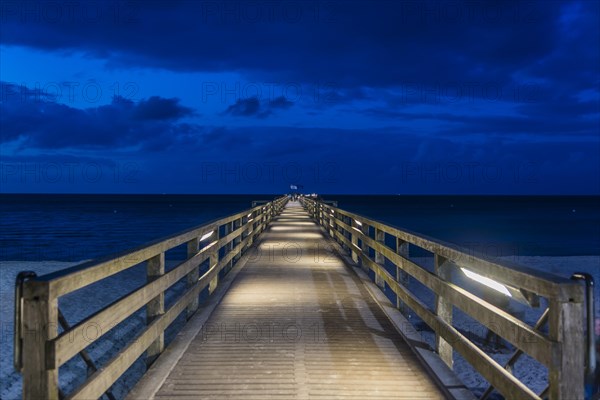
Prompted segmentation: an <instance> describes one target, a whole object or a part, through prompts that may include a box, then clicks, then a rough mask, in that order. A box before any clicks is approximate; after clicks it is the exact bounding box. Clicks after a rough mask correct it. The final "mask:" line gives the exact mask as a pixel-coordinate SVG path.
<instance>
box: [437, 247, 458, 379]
mask: <svg viewBox="0 0 600 400" xmlns="http://www.w3.org/2000/svg"><path fill="white" fill-rule="evenodd" d="M446 261H447V260H446V259H445V258H444V257H442V256H440V255H438V254H436V255H435V256H434V268H435V274H436V275H437V276H438V277H439V278H440V279H441V280H444V281H446V282H450V276H451V274H450V272H451V271H450V268H449V267H450V266H449V265H448V263H447V262H446ZM435 313H436V314H437V316H438V317H440V318H441V319H443V320H444V321H445V322H446V323H447V324H448V325H452V303H451V302H450V301H448V299H446V298H445V297H444V296H440V295H436V297H435ZM435 341H436V350H437V352H438V354H439V356H440V358H441V359H442V361H444V362H445V363H446V365H447V366H448V368H450V369H452V368H453V365H454V359H453V349H452V345H451V344H450V343H448V342H447V341H446V340H444V338H443V337H441V336H440V335H439V334H437V333H436V335H435Z"/></svg>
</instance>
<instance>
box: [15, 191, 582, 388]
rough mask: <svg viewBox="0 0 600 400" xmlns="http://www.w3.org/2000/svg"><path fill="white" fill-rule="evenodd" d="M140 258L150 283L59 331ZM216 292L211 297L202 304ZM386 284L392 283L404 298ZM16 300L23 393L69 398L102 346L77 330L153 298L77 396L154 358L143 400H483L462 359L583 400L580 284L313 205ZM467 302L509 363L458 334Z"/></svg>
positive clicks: (259, 212)
mask: <svg viewBox="0 0 600 400" xmlns="http://www.w3.org/2000/svg"><path fill="white" fill-rule="evenodd" d="M390 238H393V239H394V245H393V246H392V247H390V246H389V241H390V240H389V239H390ZM386 239H387V241H386ZM386 243H387V244H386ZM180 245H184V246H186V247H187V251H188V258H187V260H185V261H183V262H181V263H180V264H179V265H177V266H176V267H175V268H173V269H171V270H169V271H168V272H165V252H166V251H167V250H169V249H172V248H174V247H176V246H180ZM409 245H411V246H418V247H420V248H422V249H425V250H427V251H429V252H431V253H433V254H434V257H435V270H434V271H433V272H431V271H428V270H427V269H426V268H424V267H422V266H419V265H417V264H415V263H414V262H413V261H411V260H410V259H409V257H408V246H409ZM141 262H146V265H147V274H148V284H147V285H145V286H143V287H142V288H140V289H138V290H136V291H134V292H132V293H130V294H129V295H127V296H125V297H123V298H121V299H119V300H118V301H116V302H114V303H112V304H111V305H109V306H107V307H106V308H104V309H102V310H100V311H98V312H97V313H96V314H94V315H91V316H89V318H86V319H84V320H83V321H80V322H79V323H78V324H76V325H74V326H73V327H66V328H65V329H64V331H63V332H62V333H60V334H59V333H58V330H57V326H58V322H59V311H58V298H59V297H60V296H62V295H64V294H67V293H71V292H73V291H75V290H77V289H79V288H81V287H84V286H87V285H89V284H92V283H94V282H97V281H99V280H101V279H104V278H106V277H108V276H111V275H114V274H116V273H118V272H120V271H123V270H125V269H127V268H130V267H132V266H134V265H137V264H139V263H141ZM202 265H205V266H206V267H205V269H204V270H203V269H202V268H201V266H202ZM389 265H394V269H393V272H390V270H389ZM451 267H454V268H465V269H466V268H468V270H467V271H477V272H478V273H480V274H483V275H485V276H487V277H489V278H490V279H494V280H497V281H498V282H501V283H502V284H503V285H505V287H506V288H507V290H510V293H512V294H511V296H514V297H515V298H517V297H519V298H521V299H522V300H523V301H524V302H528V303H529V304H531V305H532V306H537V305H539V304H540V301H539V300H540V297H543V298H545V299H548V304H549V307H548V310H547V311H546V312H545V313H544V319H543V320H540V321H539V323H538V324H536V325H535V326H530V325H527V324H526V323H524V322H523V321H520V320H519V319H518V318H516V317H514V316H512V315H510V314H508V313H507V312H505V311H503V310H501V309H499V308H497V307H495V306H494V305H492V304H490V303H488V302H486V301H485V300H484V299H481V298H479V297H477V296H475V295H474V294H472V293H470V292H469V291H467V290H465V289H464V288H462V287H459V286H458V285H456V284H454V283H453V282H452V278H451V276H452V274H451V273H450V272H449V268H451ZM369 274H371V277H372V278H373V280H371V279H370V278H369ZM409 275H410V276H412V277H413V278H414V279H416V280H418V281H420V282H421V283H422V284H423V285H425V286H426V287H427V288H429V289H430V290H432V291H433V292H434V293H435V294H436V301H435V307H434V309H430V308H429V307H428V306H427V305H425V304H424V303H423V302H422V301H421V300H419V299H418V298H417V297H416V296H415V295H414V294H413V293H411V292H410V291H409V290H408V289H407V288H406V287H405V286H404V284H403V283H404V282H405V277H406V276H409ZM181 279H185V280H186V282H187V290H186V291H185V292H184V293H183V294H182V295H181V296H180V297H179V299H178V300H177V301H175V303H174V304H172V305H171V306H170V307H169V308H168V309H165V299H164V293H165V291H166V290H167V289H168V288H169V287H171V286H172V285H173V284H174V283H176V282H177V281H179V280H181ZM205 288H208V290H209V291H210V294H211V296H210V297H209V299H208V300H207V301H206V302H205V303H204V304H199V300H198V296H199V294H200V292H201V291H202V290H204V289H205ZM380 289H384V290H388V291H389V290H391V291H393V293H395V295H396V302H395V303H391V302H390V301H389V300H388V299H387V298H386V296H385V295H383V292H382V291H381V290H380ZM18 293H19V294H18V296H19V298H18V299H16V300H18V305H19V307H18V309H17V310H16V314H15V315H16V321H15V324H16V325H15V327H16V329H15V331H16V335H17V336H16V338H15V339H16V341H15V344H16V347H15V350H16V353H15V365H16V367H17V368H18V369H20V370H22V373H23V378H24V385H23V387H24V389H23V398H25V399H58V398H59V393H60V392H61V391H60V390H59V387H58V368H59V366H60V365H62V364H64V363H65V362H66V361H68V360H69V359H71V358H73V357H75V356H77V355H78V354H79V355H82V354H83V355H85V354H86V353H84V352H85V349H86V347H87V346H89V345H90V344H91V342H93V341H95V340H99V339H101V336H99V337H98V338H95V339H94V340H93V341H91V342H90V340H84V339H80V336H79V335H78V334H77V333H78V331H79V330H81V329H83V328H84V327H85V326H86V324H89V323H94V324H96V325H97V326H99V327H100V328H101V331H102V332H103V333H106V331H109V330H110V329H112V327H114V326H115V325H117V324H118V323H120V322H121V321H124V320H125V319H126V318H128V317H129V316H130V315H132V314H133V313H134V312H135V311H136V310H138V309H140V308H142V307H145V308H146V314H147V320H148V322H147V327H146V328H145V329H144V330H143V331H142V332H140V333H139V334H138V336H137V337H136V339H135V340H134V341H133V342H132V343H131V344H129V345H128V346H127V347H126V348H125V349H123V350H121V351H120V352H119V353H118V354H116V355H115V356H114V357H113V358H112V359H110V360H109V361H108V362H107V363H106V364H105V365H103V366H100V367H98V368H97V369H96V371H95V372H93V373H92V374H91V375H90V376H89V377H87V379H86V380H85V382H84V383H83V384H82V385H80V386H79V387H78V388H77V389H76V390H75V391H73V392H71V393H65V394H63V396H64V397H65V398H68V399H91V398H99V397H101V396H102V395H103V394H105V393H107V391H109V390H110V387H111V385H112V384H113V383H114V382H115V381H116V380H117V379H118V378H119V377H120V376H122V375H123V374H124V373H125V372H126V371H127V369H128V368H129V367H130V366H131V365H132V364H133V363H134V362H135V360H136V359H137V358H138V357H140V356H141V355H144V354H145V357H146V359H147V362H148V365H149V369H148V371H147V372H146V374H145V375H144V376H143V377H142V379H141V380H140V381H139V382H138V384H137V385H136V387H135V388H134V389H133V390H132V391H131V392H130V393H129V397H128V398H129V399H131V400H142V399H144V400H146V399H153V398H154V399H186V398H189V399H224V398H228V399H229V398H243V399H249V400H252V399H257V400H258V399H268V398H272V399H387V398H389V399H391V398H394V399H395V398H398V399H419V398H423V399H436V398H440V399H441V398H455V399H472V398H474V397H473V395H472V394H471V393H470V392H469V391H468V390H467V389H466V388H465V387H464V385H462V383H461V382H460V381H459V380H458V379H457V378H456V376H454V374H453V372H452V368H453V356H454V354H455V352H457V353H459V354H461V355H462V356H463V357H464V358H465V360H467V361H468V362H469V363H471V365H473V367H474V368H475V369H476V370H477V371H478V372H479V373H480V374H481V375H482V376H483V377H484V378H485V379H486V380H488V382H490V384H491V387H490V390H489V391H488V392H486V394H484V396H487V395H488V394H489V392H491V390H492V389H496V390H497V391H498V392H500V393H502V394H503V395H504V396H505V397H506V398H510V399H513V398H524V399H542V398H550V399H552V400H554V399H565V398H569V399H582V398H583V392H582V390H583V363H584V362H583V359H584V352H583V347H584V346H583V328H582V324H581V320H582V318H583V309H584V307H583V302H584V295H583V287H582V286H581V285H580V284H578V283H577V282H572V281H569V280H566V279H562V278H558V277H555V276H551V275H545V274H540V273H538V272H536V271H533V270H528V269H526V268H521V267H518V266H505V265H500V264H498V263H496V262H494V261H490V260H487V259H484V258H480V257H476V256H473V255H472V254H469V255H468V257H467V255H466V253H465V252H464V251H462V250H461V249H459V248H458V247H456V246H453V245H449V244H446V243H442V242H439V241H435V240H433V239H430V238H426V237H424V236H419V235H416V234H413V233H410V232H407V231H402V230H398V229H397V228H394V227H390V226H387V225H384V224H381V223H379V222H377V221H372V220H369V219H367V218H365V217H362V216H360V215H355V214H352V213H349V212H346V211H344V210H341V209H339V208H337V207H334V206H332V205H328V204H325V203H322V202H316V201H314V200H312V199H309V198H301V203H298V202H290V201H289V199H288V198H287V197H283V198H279V199H277V200H275V201H273V202H267V203H264V204H259V205H254V207H253V208H252V209H250V210H247V211H244V212H242V213H238V214H235V215H232V216H229V217H226V218H223V219H221V220H217V221H214V222H211V223H209V224H205V225H203V226H200V227H197V228H194V229H191V230H189V231H186V232H182V233H179V234H177V235H173V236H172V237H169V238H166V239H162V240H159V241H156V242H153V243H150V244H148V245H145V246H141V247H140V248H138V249H134V250H132V251H129V252H126V253H124V254H121V255H117V256H113V257H109V258H106V259H103V260H97V261H92V262H89V263H86V264H83V265H80V266H77V267H73V268H70V269H67V270H64V271H59V272H57V273H54V274H50V275H46V276H42V277H34V278H29V279H28V280H25V281H24V282H23V284H22V287H21V288H20V289H19V291H18ZM21 304H22V307H21ZM406 307H408V308H409V309H410V310H412V311H413V312H415V313H416V314H417V315H418V316H419V318H421V319H422V320H423V321H424V322H425V323H427V325H429V326H430V327H431V329H433V331H434V332H435V333H436V346H434V347H435V348H430V347H429V346H428V345H427V344H426V343H425V342H424V341H423V340H422V338H421V337H420V335H419V334H418V332H416V331H415V330H414V328H413V327H412V326H411V325H410V324H409V323H408V321H407V320H406V319H404V317H403V315H402V313H401V312H400V311H399V310H401V309H403V308H406ZM455 307H456V308H458V309H461V310H462V311H463V312H465V313H467V314H469V315H471V316H472V317H473V318H474V319H475V320H477V321H479V322H480V323H481V324H482V325H483V326H485V327H488V328H490V329H492V330H493V331H494V332H495V333H496V334H498V335H499V336H501V337H503V338H504V339H505V340H507V341H508V342H509V343H511V344H512V345H514V346H515V348H516V349H517V353H515V355H514V357H513V358H514V360H512V361H511V362H512V364H511V363H509V364H507V365H500V364H498V363H496V362H495V361H494V360H493V359H491V358H490V357H489V356H488V355H486V354H485V353H484V352H483V351H482V350H481V349H479V348H478V347H477V346H476V345H475V344H474V343H472V342H471V341H470V340H469V339H468V338H466V337H465V336H463V335H462V334H461V333H460V332H459V331H458V330H457V329H456V328H454V327H453V326H452V315H453V309H454V308H455ZM182 313H185V314H187V316H188V319H189V320H188V322H187V324H186V325H185V327H184V328H183V330H182V331H181V332H180V333H179V334H178V336H177V337H176V338H175V339H174V341H173V342H172V343H171V344H170V345H169V346H168V347H166V348H165V346H164V331H165V329H166V328H167V327H168V326H169V325H170V324H171V323H172V322H173V321H174V320H175V319H176V318H177V316H179V315H180V314H182ZM545 324H547V325H548V332H547V333H544V332H543V331H542V330H541V329H540V328H541V327H542V326H544V325H545ZM34 330H35V332H36V334H35V335H31V334H27V332H31V331H34ZM521 354H528V355H530V356H531V357H533V358H535V359H536V360H538V361H539V362H540V363H542V364H544V365H546V366H547V367H548V371H549V372H548V380H549V386H548V388H547V390H545V391H544V392H543V393H534V392H533V391H531V389H529V388H528V387H527V386H526V385H525V384H523V383H522V382H520V381H519V380H518V379H517V378H516V377H515V376H513V375H512V373H511V371H512V366H513V364H514V362H515V361H516V359H518V357H519V356H520V355H521ZM88 357H89V356H88ZM63 396H61V397H63Z"/></svg>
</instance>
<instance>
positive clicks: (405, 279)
mask: <svg viewBox="0 0 600 400" xmlns="http://www.w3.org/2000/svg"><path fill="white" fill-rule="evenodd" d="M408 249H409V244H408V242H406V241H404V240H402V239H400V238H396V253H398V254H399V255H401V256H402V257H404V258H408V257H409V250H408ZM396 281H398V283H400V284H401V285H402V286H404V287H406V288H408V284H409V275H408V274H407V273H406V272H404V270H403V269H402V268H400V266H396ZM396 307H397V308H398V310H400V312H401V313H402V314H404V315H406V314H407V313H408V312H409V308H408V306H407V305H406V304H405V303H404V302H403V301H402V300H400V298H399V297H398V296H396Z"/></svg>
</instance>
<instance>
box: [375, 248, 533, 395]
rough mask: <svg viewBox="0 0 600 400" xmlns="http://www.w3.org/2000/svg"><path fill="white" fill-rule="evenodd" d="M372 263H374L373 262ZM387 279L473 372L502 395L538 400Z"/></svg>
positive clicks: (450, 326)
mask: <svg viewBox="0 0 600 400" xmlns="http://www.w3.org/2000/svg"><path fill="white" fill-rule="evenodd" d="M366 261H367V262H369V261H371V260H368V259H367V260H366ZM371 262H372V261H371ZM373 264H374V265H375V266H376V264H375V263H373ZM384 273H385V271H384ZM390 278H391V276H390ZM387 282H388V284H390V286H391V287H392V289H393V290H394V291H395V292H396V294H397V295H398V296H400V298H401V299H402V301H403V302H405V303H406V304H407V305H408V306H409V307H410V308H411V309H412V310H413V311H414V312H415V313H416V314H417V315H418V316H419V317H420V318H421V319H422V320H423V321H424V322H425V323H426V324H427V325H429V326H430V327H431V328H432V329H433V330H434V331H435V332H436V333H439V335H440V336H441V337H443V338H444V339H445V340H446V341H447V342H448V343H452V344H453V345H454V350H456V351H458V352H459V353H460V354H461V355H462V356H463V357H464V358H465V360H467V362H469V363H470V364H471V365H473V367H474V368H475V369H476V370H477V372H479V373H480V374H481V375H482V376H483V377H484V378H485V379H486V380H487V381H488V382H489V383H490V384H492V385H493V386H494V387H495V388H496V389H497V390H498V391H499V392H500V393H502V394H503V395H504V396H505V397H506V398H510V399H517V398H518V399H535V400H540V398H539V397H538V396H537V395H536V394H535V393H534V392H532V391H531V390H530V389H529V388H528V387H527V386H525V384H523V383H522V382H521V381H519V380H518V379H517V378H516V377H514V376H513V375H512V374H511V373H509V372H508V371H506V370H505V369H504V368H503V367H502V366H501V365H499V364H498V363H497V362H496V361H494V359H492V358H491V357H490V356H488V355H487V354H485V352H484V351H483V350H481V349H479V348H478V347H477V346H476V345H475V344H473V343H472V342H471V341H470V340H469V339H468V338H467V337H465V336H464V335H463V334H461V333H460V332H459V331H458V330H457V329H456V328H454V327H453V326H452V325H449V324H448V323H447V322H446V321H444V320H443V319H442V318H440V317H439V316H437V315H435V314H434V313H433V312H431V311H430V310H429V309H428V308H427V306H426V305H425V304H424V303H423V302H421V300H419V299H418V298H417V297H415V296H414V295H413V294H412V293H410V292H409V291H407V290H406V289H405V288H404V287H403V286H401V285H399V284H398V283H397V282H396V281H395V280H393V279H390V280H389V281H387Z"/></svg>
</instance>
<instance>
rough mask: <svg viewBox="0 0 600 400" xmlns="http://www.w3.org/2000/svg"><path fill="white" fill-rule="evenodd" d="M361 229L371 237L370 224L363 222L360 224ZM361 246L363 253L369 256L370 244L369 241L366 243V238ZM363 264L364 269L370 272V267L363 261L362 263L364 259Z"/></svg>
mask: <svg viewBox="0 0 600 400" xmlns="http://www.w3.org/2000/svg"><path fill="white" fill-rule="evenodd" d="M353 220H354V219H353ZM360 230H361V232H362V233H363V235H365V236H367V237H370V232H369V230H370V228H369V225H367V224H365V223H363V224H362V225H361V226H360ZM360 248H361V251H362V253H363V254H364V255H366V256H368V255H369V245H368V244H367V243H366V242H365V241H364V240H363V242H362V245H361V247H360ZM361 265H362V268H363V270H364V271H365V272H368V271H369V267H368V266H367V265H366V264H363V263H362V260H361Z"/></svg>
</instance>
